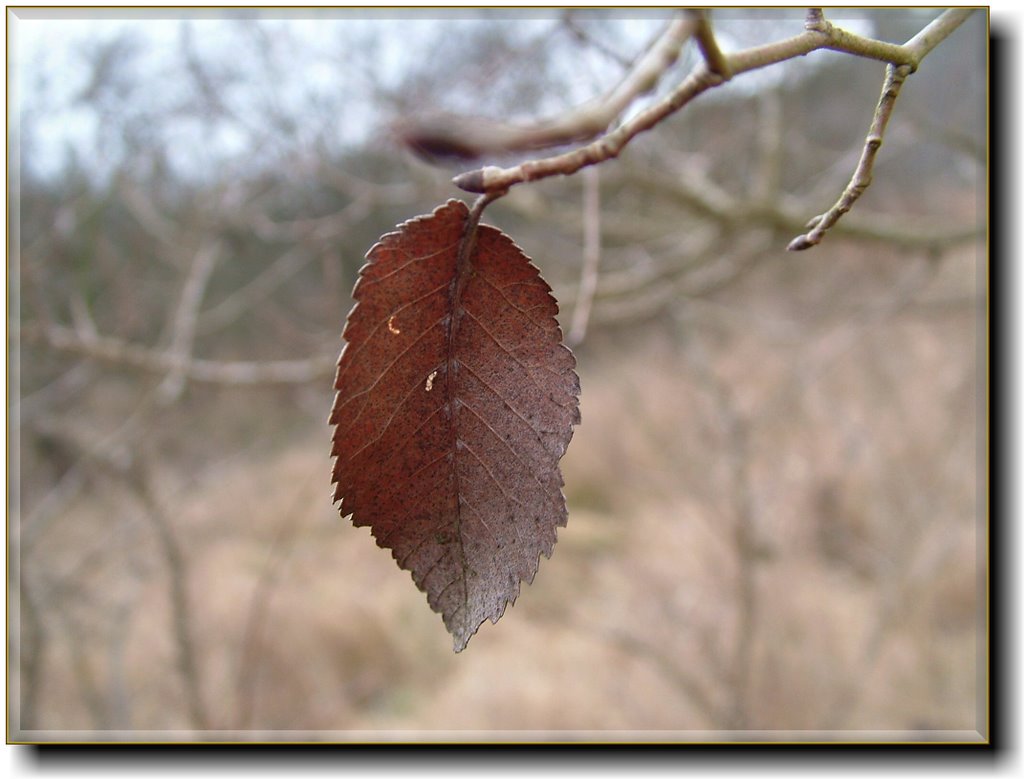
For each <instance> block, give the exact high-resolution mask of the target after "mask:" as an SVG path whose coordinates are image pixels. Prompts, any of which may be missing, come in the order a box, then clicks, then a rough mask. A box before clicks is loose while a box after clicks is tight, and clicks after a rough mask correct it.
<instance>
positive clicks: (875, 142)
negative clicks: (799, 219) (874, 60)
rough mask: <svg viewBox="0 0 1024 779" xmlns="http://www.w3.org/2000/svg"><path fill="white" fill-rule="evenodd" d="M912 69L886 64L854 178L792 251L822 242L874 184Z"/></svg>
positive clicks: (797, 240)
mask: <svg viewBox="0 0 1024 779" xmlns="http://www.w3.org/2000/svg"><path fill="white" fill-rule="evenodd" d="M910 73H911V69H910V66H909V65H889V67H888V68H886V73H885V83H884V84H883V85H882V94H881V96H880V97H879V98H878V106H877V107H876V108H875V115H874V116H873V117H872V119H871V128H870V129H869V130H868V137H867V139H866V140H865V142H864V151H862V152H861V155H860V161H859V162H858V163H857V168H856V169H855V170H854V172H853V178H851V179H850V183H849V184H847V185H846V189H844V190H843V194H842V195H840V196H839V200H838V201H836V204H835V205H834V206H832V208H830V209H829V210H828V211H826V212H825V213H824V214H819V215H818V216H816V217H814V218H813V219H811V220H810V221H809V222H808V223H807V226H808V227H811V228H813V229H812V230H811V231H810V232H809V233H806V234H804V235H798V236H797V237H796V238H794V239H793V240H792V241H790V243H789V246H787V247H786V248H787V249H788V250H789V251H791V252H799V251H803V250H804V249H810V248H811V247H812V246H817V245H818V244H819V243H821V240H822V238H824V237H825V233H826V232H827V231H828V230H829V228H831V227H832V225H834V224H835V223H836V222H838V221H839V219H840V217H842V215H843V214H845V213H846V212H847V211H849V210H850V209H851V208H853V204H854V203H856V202H857V200H858V199H859V198H860V196H861V195H863V194H864V191H865V190H866V189H867V188H868V186H869V185H870V184H871V171H872V168H874V165H875V157H876V155H877V154H878V150H879V148H881V146H882V137H883V136H884V135H885V127H886V125H887V124H888V123H889V117H890V116H891V115H892V109H893V106H895V105H896V98H897V97H898V96H899V93H900V87H902V86H903V82H904V80H905V79H906V78H907V76H909V75H910Z"/></svg>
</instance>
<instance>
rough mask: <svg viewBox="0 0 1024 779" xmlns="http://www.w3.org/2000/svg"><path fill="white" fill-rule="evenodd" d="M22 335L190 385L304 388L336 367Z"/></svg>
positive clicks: (54, 334) (54, 332) (66, 333)
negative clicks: (173, 375) (173, 374)
mask: <svg viewBox="0 0 1024 779" xmlns="http://www.w3.org/2000/svg"><path fill="white" fill-rule="evenodd" d="M23 335H24V336H25V337H26V338H29V339H32V340H35V341H38V342H42V343H45V344H46V345H48V346H49V347H50V348H53V349H56V350H58V351H62V352H68V353H70V354H78V355H81V356H83V357H89V358H92V359H96V360H100V361H102V362H108V363H113V364H117V365H125V366H128V367H131V368H137V369H140V370H144V371H149V372H151V373H161V374H166V373H168V372H169V371H170V370H171V369H172V368H174V367H175V366H180V368H181V370H182V375H183V376H184V377H185V378H187V379H188V380H189V381H197V382H202V383H206V384H246V385H261V384H305V383H307V382H311V381H317V380H319V379H322V378H324V377H327V376H330V375H332V374H333V373H334V371H335V369H336V367H337V365H336V363H337V356H336V355H331V356H324V357H309V358H307V359H304V360H269V361H262V362H261V361H238V362H225V361H217V360H203V359H197V358H191V359H184V358H182V357H180V356H178V355H174V354H169V353H167V352H162V351H157V350H154V349H149V348H147V347H145V346H140V345H138V344H133V343H130V342H129V341H124V340H122V339H120V338H112V337H110V336H96V337H95V338H93V339H89V340H83V339H82V338H81V336H80V335H79V334H78V333H76V332H75V331H74V330H70V329H69V328H66V327H61V326H59V325H47V326H43V327H38V326H36V327H32V326H26V328H25V329H24V330H23Z"/></svg>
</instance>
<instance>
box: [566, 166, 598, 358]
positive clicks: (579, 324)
mask: <svg viewBox="0 0 1024 779" xmlns="http://www.w3.org/2000/svg"><path fill="white" fill-rule="evenodd" d="M600 264H601V180H600V178H599V177H598V169H597V168H588V169H587V170H586V171H584V175H583V266H582V268H581V270H580V286H579V293H578V294H577V295H576V301H575V303H574V305H573V309H572V324H571V325H570V326H569V333H568V335H566V338H565V340H566V343H568V344H569V345H570V346H576V345H578V344H580V343H582V342H583V339H584V337H585V336H586V334H587V322H589V321H590V310H591V308H592V306H593V304H594V293H595V292H596V291H597V278H598V268H599V266H600Z"/></svg>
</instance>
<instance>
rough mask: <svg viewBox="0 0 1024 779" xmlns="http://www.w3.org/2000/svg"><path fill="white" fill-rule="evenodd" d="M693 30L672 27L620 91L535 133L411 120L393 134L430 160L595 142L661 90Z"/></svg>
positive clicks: (465, 121)
mask: <svg viewBox="0 0 1024 779" xmlns="http://www.w3.org/2000/svg"><path fill="white" fill-rule="evenodd" d="M693 27H694V25H693V23H692V22H691V21H690V20H688V19H677V20H674V21H672V22H670V23H669V25H668V26H667V28H666V29H665V32H664V33H663V34H662V35H661V37H660V38H659V39H658V40H657V41H655V42H654V44H653V45H652V46H651V47H650V49H648V51H647V52H646V53H645V54H644V55H643V56H642V57H640V58H639V59H638V60H637V62H636V63H635V64H634V65H633V67H632V69H631V70H630V72H629V73H627V74H626V76H625V77H624V78H623V79H622V81H621V82H619V84H618V85H616V86H615V87H614V88H613V89H612V90H611V91H609V92H608V93H607V94H605V95H603V96H601V97H599V98H597V99H595V100H593V101H591V102H589V103H587V104H585V105H582V106H580V107H579V108H577V109H575V110H571V111H568V112H566V113H565V114H563V115H562V116H560V117H558V118H557V119H553V120H551V121H548V122H543V123H540V124H537V125H534V126H532V127H515V126H512V125H508V124H504V123H502V122H496V121H493V120H488V119H483V118H480V117H432V118H411V119H405V120H403V121H401V122H399V123H397V124H396V125H395V127H394V130H395V132H396V134H397V136H398V138H399V139H400V140H401V141H402V143H404V144H405V145H406V146H408V147H409V148H411V149H413V150H414V151H416V152H417V153H419V154H421V155H423V156H425V157H427V158H433V157H455V158H461V159H476V158H479V157H485V156H490V155H494V154H507V153H510V152H517V151H529V150H535V149H544V148H550V147H552V146H562V145H564V144H568V143H577V142H579V141H584V140H587V139H589V138H593V137H594V136H596V135H598V134H600V133H602V132H604V131H605V130H607V129H608V126H609V125H610V124H611V123H612V122H613V121H614V120H615V119H616V118H617V117H618V116H619V115H620V114H622V112H623V111H625V110H626V109H627V108H628V107H629V106H630V105H631V104H632V103H633V101H634V100H636V98H637V97H639V96H641V95H644V94H647V93H648V92H650V91H651V90H653V89H654V88H655V87H656V86H657V84H658V81H659V80H660V79H661V77H662V75H663V74H664V73H665V71H667V70H668V69H669V68H670V67H671V66H672V65H673V64H674V63H675V61H676V60H677V59H678V58H679V53H680V51H681V50H682V47H683V44H684V43H685V42H686V40H687V39H688V38H689V36H690V34H691V33H692V30H693ZM486 189H487V190H488V191H497V190H500V189H506V187H501V186H497V185H495V186H488V187H487V188H486ZM470 191H473V192H482V191H484V190H482V189H477V190H470Z"/></svg>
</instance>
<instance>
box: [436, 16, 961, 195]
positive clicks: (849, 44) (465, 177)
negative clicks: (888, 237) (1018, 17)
mask: <svg viewBox="0 0 1024 779" xmlns="http://www.w3.org/2000/svg"><path fill="white" fill-rule="evenodd" d="M812 11H818V13H809V14H808V17H807V22H806V24H805V26H806V28H807V29H805V30H804V32H802V33H800V34H799V35H794V36H793V37H791V38H786V39H784V40H781V41H776V42H774V43H769V44H766V45H763V46H754V47H751V48H749V49H744V50H742V51H738V52H735V53H733V54H729V55H722V54H721V52H720V51H719V50H718V48H717V44H715V43H714V38H713V36H712V35H711V33H710V29H708V30H706V31H705V32H704V33H703V34H702V36H701V38H700V40H701V41H702V43H698V45H700V46H701V50H702V53H704V56H705V59H704V61H702V62H701V63H700V64H698V65H697V66H696V67H695V68H694V69H693V70H692V71H691V72H690V74H689V75H688V76H687V77H686V79H685V80H684V81H683V82H682V83H681V84H680V85H679V86H677V87H676V88H675V89H674V90H672V92H670V93H669V94H668V95H667V96H666V97H665V98H664V99H663V100H661V101H659V102H658V103H656V104H655V105H652V106H650V107H648V108H647V109H646V110H645V111H643V112H641V113H640V114H638V115H637V116H635V117H634V118H633V119H631V120H630V121H628V122H625V123H624V124H622V125H621V126H620V127H619V128H618V129H616V130H614V131H613V132H610V133H607V134H606V135H604V136H602V137H601V138H598V139H597V140H596V141H594V142H592V143H590V144H588V145H587V146H583V147H581V148H579V149H575V150H573V151H570V152H567V153H565V154H560V155H557V156H553V157H548V158H544V159H538V160H531V161H527V162H523V163H521V164H519V165H516V166H514V167H511V168H499V167H495V166H487V167H484V168H480V169H478V170H473V171H468V172H466V173H462V174H460V175H458V176H456V177H455V178H454V179H452V182H453V183H454V184H455V186H457V187H459V188H460V189H463V190H466V191H467V192H489V191H492V190H504V189H509V188H510V187H513V186H515V185H516V184H522V183H523V182H526V181H536V180H538V179H542V178H547V177H549V176H555V175H563V176H567V175H571V174H573V173H575V172H576V171H578V170H579V169H580V168H583V167H586V166H588V165H596V164H599V163H601V162H605V161H607V160H609V159H613V158H615V157H617V156H618V155H619V153H620V152H621V151H622V149H623V148H624V147H625V146H626V144H628V143H629V142H630V141H631V140H632V139H633V138H635V137H636V136H637V135H639V134H640V133H642V132H645V131H647V130H650V129H652V128H653V127H655V126H656V125H657V124H659V123H660V122H661V121H663V120H664V119H665V118H666V117H668V116H670V115H671V114H673V113H675V112H676V111H678V110H679V109H681V108H682V107H683V106H685V105H686V104H687V103H689V102H690V101H691V100H693V99H694V98H695V97H697V96H698V95H700V94H701V93H703V92H705V91H707V90H708V89H711V88H712V87H716V86H719V85H720V84H722V83H724V82H725V81H726V80H727V78H728V77H729V75H731V76H733V77H734V76H737V75H739V74H741V73H746V72H748V71H751V70H757V69H760V68H764V67H767V66H769V65H774V64H776V63H779V62H784V61H786V60H789V59H793V58H794V57H798V56H801V55H804V54H809V53H810V52H812V51H816V50H818V49H830V50H833V51H841V52H846V53H847V54H853V55H856V56H860V57H867V58H869V59H878V60H882V61H886V62H889V63H891V64H893V65H906V66H909V69H908V70H906V71H905V72H904V76H905V75H906V73H911V72H913V71H914V70H915V69H916V68H917V66H918V64H919V63H920V60H921V59H922V58H923V57H924V56H925V55H926V54H927V53H928V52H929V51H931V49H932V48H934V47H935V46H936V45H937V44H938V43H939V42H940V41H941V40H942V39H944V38H945V37H946V36H947V35H949V33H950V32H952V31H953V30H954V29H955V28H956V27H957V26H959V25H960V24H961V23H962V22H963V21H964V20H965V19H966V18H967V16H968V15H969V14H970V11H969V10H966V11H964V10H961V11H955V12H946V13H944V14H943V15H942V16H940V17H939V19H937V20H936V21H935V22H933V23H932V24H931V25H928V27H926V28H925V29H924V30H922V31H921V32H920V33H918V35H916V36H914V38H912V39H911V41H910V42H908V43H907V44H906V45H902V46H901V45H897V44H892V43H886V42H884V41H877V40H874V39H871V38H864V37H862V36H859V35H854V34H853V33H850V32H847V31H846V30H843V29H841V28H839V27H836V26H835V25H833V24H832V23H831V22H828V21H826V20H825V18H824V15H823V14H821V13H820V9H812ZM704 24H705V25H707V24H708V23H707V20H706V19H705V20H704ZM698 26H699V25H698ZM929 28H931V30H930V31H929ZM723 74H724V75H723ZM502 151H509V149H507V148H506V149H502Z"/></svg>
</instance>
